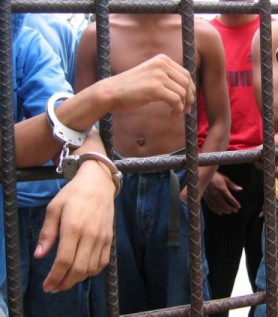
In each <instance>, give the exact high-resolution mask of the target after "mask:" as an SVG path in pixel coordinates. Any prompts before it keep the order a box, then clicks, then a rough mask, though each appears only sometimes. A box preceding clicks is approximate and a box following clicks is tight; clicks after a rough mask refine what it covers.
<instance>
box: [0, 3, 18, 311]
mask: <svg viewBox="0 0 278 317" xmlns="http://www.w3.org/2000/svg"><path fill="white" fill-rule="evenodd" d="M0 30H1V32H0V34H1V38H0V100H1V102H0V107H1V108H0V109H1V110H0V120H1V131H2V133H1V142H2V143H1V154H2V184H3V197H4V211H5V241H6V259H7V260H6V262H7V283H8V305H9V314H10V317H17V316H23V311H22V298H21V279H20V261H19V237H18V214H17V203H16V169H15V154H14V113H13V105H12V100H13V89H12V88H13V85H12V61H11V60H12V36H11V34H12V32H11V4H10V1H9V0H2V1H1V5H0Z"/></svg>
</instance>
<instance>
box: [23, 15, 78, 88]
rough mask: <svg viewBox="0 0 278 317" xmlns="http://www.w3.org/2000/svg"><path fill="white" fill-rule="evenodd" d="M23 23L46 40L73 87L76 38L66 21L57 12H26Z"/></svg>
mask: <svg viewBox="0 0 278 317" xmlns="http://www.w3.org/2000/svg"><path fill="white" fill-rule="evenodd" d="M24 25H25V26H28V27H30V28H32V29H35V30H37V31H39V32H40V33H41V35H42V36H43V37H44V38H45V39H46V40H47V42H48V43H49V44H50V46H51V48H52V49H53V51H54V52H55V53H56V54H57V55H58V56H59V57H60V58H61V67H62V69H63V70H64V72H65V74H66V79H67V80H68V81H69V83H70V84H71V85H72V87H74V76H75V73H74V71H75V58H76V50H77V45H78V38H77V34H76V33H75V31H74V30H73V28H72V27H71V25H70V24H69V23H68V21H66V20H65V19H63V18H61V15H59V14H53V13H51V14H41V13H39V14H38V13H28V14H25V19H24Z"/></svg>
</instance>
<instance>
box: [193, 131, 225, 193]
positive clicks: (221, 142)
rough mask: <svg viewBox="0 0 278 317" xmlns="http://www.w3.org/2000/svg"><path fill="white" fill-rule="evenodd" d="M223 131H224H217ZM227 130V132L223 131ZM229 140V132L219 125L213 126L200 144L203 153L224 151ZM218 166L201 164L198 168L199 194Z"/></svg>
mask: <svg viewBox="0 0 278 317" xmlns="http://www.w3.org/2000/svg"><path fill="white" fill-rule="evenodd" d="M219 131H223V132H224V133H219ZM225 132H227V133H225ZM228 142H229V132H228V131H225V129H223V128H222V129H221V127H217V126H215V127H213V128H211V129H210V130H209V132H208V135H207V138H206V140H205V142H204V144H203V146H202V152H203V153H210V152H219V151H225V150H226V149H227V145H228ZM217 168H218V166H202V167H200V168H199V182H200V184H199V185H200V195H201V196H202V194H203V192H204V191H205V189H206V187H207V185H208V184H209V182H210V180H211V178H212V176H213V175H214V173H215V171H216V170H217Z"/></svg>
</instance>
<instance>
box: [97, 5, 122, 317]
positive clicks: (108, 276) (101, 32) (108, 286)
mask: <svg viewBox="0 0 278 317" xmlns="http://www.w3.org/2000/svg"><path fill="white" fill-rule="evenodd" d="M95 9H96V28H97V52H98V56H97V63H98V64H97V70H98V80H101V79H104V78H107V77H110V76H111V64H110V29H109V0H97V1H96V6H95ZM100 135H101V138H102V140H103V143H104V146H105V149H106V152H107V154H108V156H110V157H112V115H111V113H107V114H106V115H105V116H104V117H103V118H102V119H101V120H100ZM105 295H106V296H105V302H106V312H107V315H108V316H113V317H114V316H115V317H116V316H119V300H118V276H117V248H116V234H115V226H114V237H113V242H112V247H111V255H110V262H109V265H108V267H107V268H106V270H105Z"/></svg>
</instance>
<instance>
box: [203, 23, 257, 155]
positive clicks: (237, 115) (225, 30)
mask: <svg viewBox="0 0 278 317" xmlns="http://www.w3.org/2000/svg"><path fill="white" fill-rule="evenodd" d="M211 24H212V25H213V26H214V27H215V28H216V29H217V30H218V31H219V33H220V35H221V38H222V41H223V45H224V49H225V54H226V75H227V82H228V89H229V96H230V105H231V116H232V125H231V134H230V141H229V145H228V150H240V149H248V148H253V147H256V146H258V145H260V144H261V143H262V131H263V127H262V117H261V114H260V111H259V108H258V106H257V104H256V101H255V96H254V92H253V83H252V61H251V42H252V38H253V35H254V33H255V31H256V30H257V29H258V28H259V26H260V21H259V17H257V18H256V19H255V20H253V21H252V22H249V23H246V24H244V25H241V26H236V27H235V26H232V27H231V26H227V25H224V24H222V23H220V22H219V21H218V20H217V18H215V19H213V20H212V21H211ZM215 93H216V94H217V91H216V92H215ZM207 129H208V124H207V120H206V115H205V108H204V98H203V96H202V95H201V94H200V98H199V100H198V135H199V147H201V146H202V144H203V142H204V139H205V138H206V135H207Z"/></svg>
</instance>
